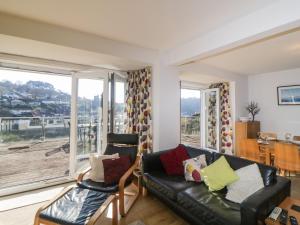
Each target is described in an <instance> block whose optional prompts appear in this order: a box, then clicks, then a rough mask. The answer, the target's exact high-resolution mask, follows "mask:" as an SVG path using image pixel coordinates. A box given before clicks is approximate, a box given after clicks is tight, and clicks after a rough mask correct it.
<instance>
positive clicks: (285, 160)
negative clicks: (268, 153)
mask: <svg viewBox="0 0 300 225" xmlns="http://www.w3.org/2000/svg"><path fill="white" fill-rule="evenodd" d="M274 148H275V160H274V163H275V166H276V167H278V168H279V169H282V170H288V171H293V172H296V171H297V172H298V171H300V150H299V147H298V146H297V145H294V144H290V143H275V147H274Z"/></svg>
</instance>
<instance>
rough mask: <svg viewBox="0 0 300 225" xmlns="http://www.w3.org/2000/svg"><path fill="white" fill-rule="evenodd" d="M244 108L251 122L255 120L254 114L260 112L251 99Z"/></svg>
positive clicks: (256, 104)
mask: <svg viewBox="0 0 300 225" xmlns="http://www.w3.org/2000/svg"><path fill="white" fill-rule="evenodd" d="M246 109H247V111H248V113H249V114H251V117H252V122H254V121H255V116H256V115H257V114H258V113H259V112H260V108H259V107H258V103H257V102H253V101H251V102H250V103H249V104H248V105H247V107H246Z"/></svg>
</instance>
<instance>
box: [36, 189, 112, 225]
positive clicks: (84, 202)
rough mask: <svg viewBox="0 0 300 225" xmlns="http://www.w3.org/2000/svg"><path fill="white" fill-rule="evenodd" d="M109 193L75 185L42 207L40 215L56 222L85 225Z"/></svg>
mask: <svg viewBox="0 0 300 225" xmlns="http://www.w3.org/2000/svg"><path fill="white" fill-rule="evenodd" d="M109 195H110V194H108V193H102V192H98V191H92V190H88V189H82V188H79V187H75V188H73V189H71V190H70V191H68V192H67V193H66V194H65V195H64V196H62V197H61V198H59V199H58V200H56V201H55V202H54V203H53V204H51V205H50V206H49V207H47V208H46V209H44V210H43V211H42V212H41V214H40V217H41V218H43V219H46V220H50V221H52V222H54V223H57V224H64V225H85V224H86V221H87V220H88V219H89V218H90V217H91V216H93V215H94V213H95V212H96V211H97V210H98V209H99V208H100V206H101V205H102V204H103V203H104V202H105V201H106V199H107V198H108V196H109Z"/></svg>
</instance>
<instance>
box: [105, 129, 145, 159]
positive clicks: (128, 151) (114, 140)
mask: <svg viewBox="0 0 300 225" xmlns="http://www.w3.org/2000/svg"><path fill="white" fill-rule="evenodd" d="M138 144H139V138H138V135H137V134H113V133H109V134H107V146H106V149H105V152H104V155H112V154H115V153H119V155H120V156H124V155H128V156H129V157H130V160H131V163H134V162H135V160H136V156H137V153H138Z"/></svg>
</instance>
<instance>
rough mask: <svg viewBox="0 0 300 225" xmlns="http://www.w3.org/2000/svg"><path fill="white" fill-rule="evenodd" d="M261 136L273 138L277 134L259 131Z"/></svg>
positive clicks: (275, 137)
mask: <svg viewBox="0 0 300 225" xmlns="http://www.w3.org/2000/svg"><path fill="white" fill-rule="evenodd" d="M259 136H260V137H261V138H274V139H277V134H276V133H272V132H259Z"/></svg>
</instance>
